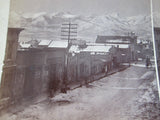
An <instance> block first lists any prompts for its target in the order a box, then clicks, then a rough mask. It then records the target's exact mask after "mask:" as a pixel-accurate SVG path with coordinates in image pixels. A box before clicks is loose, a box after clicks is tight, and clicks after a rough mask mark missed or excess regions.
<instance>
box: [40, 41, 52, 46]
mask: <svg viewBox="0 0 160 120" xmlns="http://www.w3.org/2000/svg"><path fill="white" fill-rule="evenodd" d="M51 41H52V40H41V41H40V43H39V44H38V45H39V46H48V45H49V44H50V43H51Z"/></svg>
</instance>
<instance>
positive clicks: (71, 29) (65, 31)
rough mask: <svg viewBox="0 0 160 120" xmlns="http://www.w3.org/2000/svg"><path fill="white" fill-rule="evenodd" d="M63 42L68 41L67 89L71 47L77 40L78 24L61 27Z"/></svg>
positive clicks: (66, 58) (66, 24) (65, 81)
mask: <svg viewBox="0 0 160 120" xmlns="http://www.w3.org/2000/svg"><path fill="white" fill-rule="evenodd" d="M61 40H66V41H67V42H68V47H67V51H66V56H65V70H64V72H65V74H64V81H63V82H64V85H65V86H64V87H65V89H66V87H67V81H68V74H67V71H68V63H69V49H70V47H71V45H72V44H73V43H74V42H75V41H76V40H77V24H72V23H70V22H69V23H64V24H62V27H61Z"/></svg>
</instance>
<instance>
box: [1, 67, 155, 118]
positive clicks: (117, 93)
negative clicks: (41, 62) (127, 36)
mask: <svg viewBox="0 0 160 120" xmlns="http://www.w3.org/2000/svg"><path fill="white" fill-rule="evenodd" d="M154 77H155V72H154V71H152V70H150V69H146V68H144V67H138V66H131V67H130V68H127V69H126V70H124V71H121V72H118V73H116V74H113V75H111V76H107V77H105V78H103V79H101V80H99V81H95V82H93V83H90V84H89V85H88V86H83V87H81V88H77V89H75V90H72V91H68V92H67V94H59V95H57V96H55V97H54V98H52V99H51V100H47V101H43V102H41V103H38V104H35V105H30V106H28V107H27V108H26V109H24V110H23V111H20V112H16V113H14V114H13V113H12V114H11V113H10V114H6V115H4V116H2V117H0V120H132V119H137V120H141V119H142V118H141V116H139V117H135V116H136V115H137V114H138V113H137V112H139V110H138V109H139V108H138V106H139V105H141V104H142V103H143V102H147V101H148V100H151V101H152V98H149V97H150V96H147V97H146V96H145V99H143V100H142V97H144V93H145V92H146V91H148V90H149V89H152V88H151V87H150V84H151V83H152V82H154V80H155V78H154Z"/></svg>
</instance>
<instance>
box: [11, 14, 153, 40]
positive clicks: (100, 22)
mask: <svg viewBox="0 0 160 120" xmlns="http://www.w3.org/2000/svg"><path fill="white" fill-rule="evenodd" d="M10 16H12V17H10V21H11V22H10V24H9V26H12V25H14V26H16V25H17V23H20V26H21V27H24V28H26V30H25V31H24V32H23V33H22V36H28V37H31V36H32V38H41V37H42V38H46V39H60V35H61V33H60V31H61V30H60V29H61V24H62V23H64V22H68V21H71V22H72V23H76V24H78V37H79V38H81V39H84V40H87V41H92V42H94V41H95V39H96V36H97V35H126V34H127V33H128V32H131V31H132V32H135V33H136V34H137V35H138V36H139V37H140V38H142V39H150V38H151V19H150V16H143V15H139V16H132V17H121V16H119V14H115V13H113V14H105V15H99V16H96V15H90V16H83V15H73V14H71V13H68V12H67V13H65V12H59V13H50V14H48V13H45V12H42V13H37V14H21V15H20V14H17V13H11V15H10ZM18 27H19V26H18Z"/></svg>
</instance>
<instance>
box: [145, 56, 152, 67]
mask: <svg viewBox="0 0 160 120" xmlns="http://www.w3.org/2000/svg"><path fill="white" fill-rule="evenodd" d="M149 65H151V61H150V58H149V56H147V58H146V68H147V69H148V67H149ZM151 66H152V65H151Z"/></svg>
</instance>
